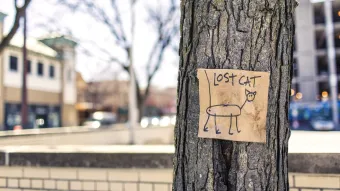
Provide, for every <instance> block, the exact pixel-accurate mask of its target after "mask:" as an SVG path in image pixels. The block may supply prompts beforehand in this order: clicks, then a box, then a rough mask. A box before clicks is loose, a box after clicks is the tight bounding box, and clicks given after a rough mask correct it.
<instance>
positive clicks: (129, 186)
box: [0, 177, 172, 191]
mask: <svg viewBox="0 0 340 191" xmlns="http://www.w3.org/2000/svg"><path fill="white" fill-rule="evenodd" d="M0 179H1V181H2V182H0V190H2V189H4V188H6V189H15V190H18V189H19V190H22V191H24V190H25V191H29V190H34V191H36V190H44V191H56V190H58V191H59V190H60V191H62V190H68V191H72V190H76V191H88V190H94V191H97V190H98V191H104V190H105V191H111V190H113V191H116V190H117V191H171V190H172V183H171V182H150V181H119V180H79V179H63V178H58V179H51V178H46V179H45V178H10V177H0Z"/></svg>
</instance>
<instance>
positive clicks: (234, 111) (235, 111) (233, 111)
mask: <svg viewBox="0 0 340 191" xmlns="http://www.w3.org/2000/svg"><path fill="white" fill-rule="evenodd" d="M204 72H205V75H206V76H207V80H208V84H209V86H208V88H209V99H210V100H209V101H210V102H209V107H208V108H207V109H206V112H207V114H208V119H207V121H206V122H205V125H204V129H203V130H204V131H205V132H207V131H208V127H207V124H208V122H209V119H210V116H213V117H214V121H215V131H216V134H221V131H220V130H219V128H218V127H217V124H216V117H225V118H230V125H229V135H233V133H232V132H231V127H232V121H233V117H235V118H236V129H237V132H238V133H240V132H241V130H239V129H238V126H237V117H238V116H240V115H241V111H242V108H243V107H244V105H245V104H246V103H247V102H252V101H253V100H254V99H255V96H256V91H254V92H251V91H248V90H247V89H246V91H245V94H246V100H245V101H244V103H243V104H242V105H241V106H239V105H236V104H219V105H211V92H210V82H209V78H208V74H207V72H206V71H205V70H204Z"/></svg>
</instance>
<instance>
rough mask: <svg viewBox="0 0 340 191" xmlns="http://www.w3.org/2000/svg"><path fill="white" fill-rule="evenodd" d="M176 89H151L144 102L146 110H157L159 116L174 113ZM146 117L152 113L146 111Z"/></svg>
mask: <svg viewBox="0 0 340 191" xmlns="http://www.w3.org/2000/svg"><path fill="white" fill-rule="evenodd" d="M176 98H177V88H156V87H151V90H150V94H149V96H148V98H147V100H146V102H145V105H146V107H147V108H150V109H151V107H154V108H158V109H159V111H160V113H161V115H168V114H175V113H176ZM145 114H146V115H149V116H151V115H152V113H150V112H148V111H147V110H146V113H145Z"/></svg>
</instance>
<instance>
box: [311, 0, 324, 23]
mask: <svg viewBox="0 0 340 191" xmlns="http://www.w3.org/2000/svg"><path fill="white" fill-rule="evenodd" d="M312 5H313V8H314V23H315V24H322V23H325V10H324V3H323V2H320V3H313V4H312Z"/></svg>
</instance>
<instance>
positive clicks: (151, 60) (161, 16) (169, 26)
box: [56, 0, 179, 117]
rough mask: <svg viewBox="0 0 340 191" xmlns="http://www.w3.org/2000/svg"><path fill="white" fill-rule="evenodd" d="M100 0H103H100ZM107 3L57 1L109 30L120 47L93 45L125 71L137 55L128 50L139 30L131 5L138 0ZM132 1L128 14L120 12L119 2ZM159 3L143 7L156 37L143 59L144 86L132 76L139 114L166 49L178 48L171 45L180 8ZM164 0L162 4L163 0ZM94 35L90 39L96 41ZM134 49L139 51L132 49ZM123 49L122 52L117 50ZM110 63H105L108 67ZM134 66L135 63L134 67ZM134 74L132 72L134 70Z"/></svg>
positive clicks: (77, 0)
mask: <svg viewBox="0 0 340 191" xmlns="http://www.w3.org/2000/svg"><path fill="white" fill-rule="evenodd" d="M101 2H103V1H101ZM109 2H110V7H109V8H107V7H103V6H101V5H100V4H99V1H93V0H76V1H72V0H57V1H56V4H57V5H63V6H65V7H67V8H69V9H70V10H71V11H75V12H81V13H85V14H88V15H89V16H91V17H92V18H94V19H95V20H96V21H98V22H99V23H101V24H102V25H103V26H105V27H106V28H107V29H108V30H109V31H110V33H111V35H112V38H113V39H114V42H113V46H114V47H115V48H118V49H119V51H111V50H108V49H105V48H103V47H101V46H100V45H99V44H96V43H94V44H95V46H93V47H92V48H96V49H97V50H98V51H100V52H101V53H103V54H105V55H107V57H108V58H109V60H107V62H108V63H110V64H117V65H119V66H120V67H121V68H122V69H123V71H125V72H126V73H127V74H128V75H130V73H129V69H130V66H131V65H133V66H136V65H137V64H138V63H140V62H139V61H138V62H137V60H136V59H134V58H133V55H132V54H131V50H132V47H134V43H135V41H134V39H133V38H132V37H133V36H134V34H135V33H138V28H137V27H135V25H136V21H135V17H138V15H136V14H135V11H136V10H135V9H134V8H133V7H134V6H135V4H137V3H139V1H137V0H131V1H125V0H124V1H119V3H118V2H117V1H116V0H111V1H109ZM122 2H123V3H127V2H128V3H131V6H130V10H129V11H130V13H131V14H128V15H130V17H128V16H127V14H121V13H122V10H121V7H120V6H119V5H120V3H122ZM157 3H158V6H155V7H146V12H147V14H148V23H150V27H151V28H153V29H154V31H155V32H156V35H157V37H156V40H155V41H154V42H150V43H152V44H153V46H152V49H151V50H150V53H149V56H148V60H147V63H146V69H145V72H144V73H145V75H146V80H147V81H146V88H145V89H144V90H142V89H141V87H140V83H141V82H140V79H138V78H137V77H136V76H134V79H135V81H136V93H137V103H138V108H139V112H140V114H139V116H140V117H142V116H143V114H142V113H141V112H143V107H144V103H145V101H146V99H147V97H148V95H149V93H150V86H151V81H152V79H153V78H154V76H155V74H156V73H157V72H158V71H159V68H160V67H161V65H162V64H163V63H164V60H163V57H164V54H165V52H166V50H168V49H174V50H177V46H174V45H173V41H174V39H176V38H177V37H178V36H177V35H178V32H179V27H178V26H179V25H178V20H179V11H178V7H177V5H176V2H175V0H167V1H166V5H163V4H164V2H158V1H157ZM162 3H163V4H162ZM127 21H128V23H125V22H127ZM126 26H129V30H126V28H128V27H126ZM96 38H98V37H94V38H93V39H92V41H95V40H96ZM133 51H135V52H136V51H141V50H138V49H135V48H134V50H133ZM83 52H84V53H85V54H87V55H89V56H95V55H93V54H92V53H91V51H89V50H87V49H84V51H83ZM121 52H123V53H124V55H121V54H119V53H121ZM106 68H110V66H109V65H108V67H106ZM134 68H135V67H134ZM134 74H135V72H134Z"/></svg>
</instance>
